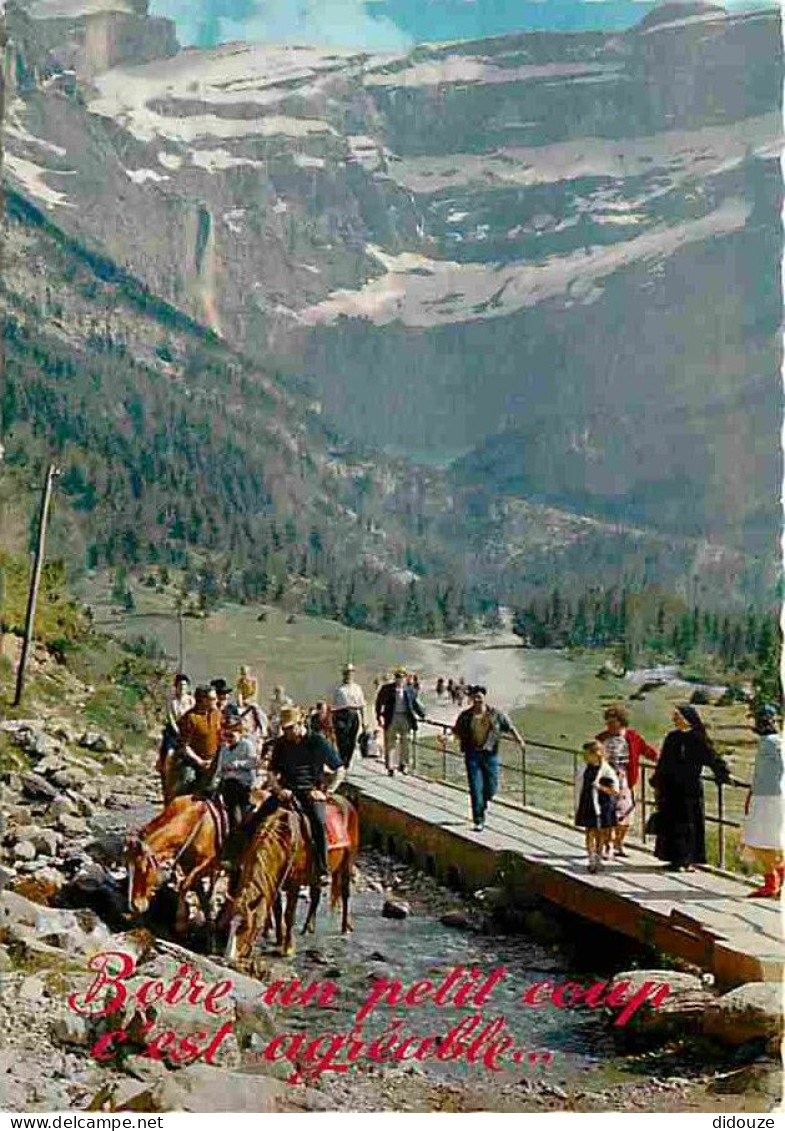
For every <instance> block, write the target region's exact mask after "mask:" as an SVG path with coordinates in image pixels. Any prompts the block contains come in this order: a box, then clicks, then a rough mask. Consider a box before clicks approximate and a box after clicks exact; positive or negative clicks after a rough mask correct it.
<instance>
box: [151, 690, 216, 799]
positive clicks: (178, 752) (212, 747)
mask: <svg viewBox="0 0 785 1131" xmlns="http://www.w3.org/2000/svg"><path fill="white" fill-rule="evenodd" d="M217 700H218V696H217V694H216V692H215V690H214V689H213V688H212V687H197V689H196V704H195V705H194V706H193V707H192V708H191V710H190V711H187V712H186V713H185V714H184V715H183V716H182V717H181V718H180V720H179V723H178V729H179V732H180V733H179V735H178V739H177V747H176V749H175V754H174V758H172V759H170V767H171V774H170V776H169V780H168V781H167V790H166V798H165V800H166V801H167V803H168V802H169V801H171V799H172V798H173V797H177V796H178V795H180V794H184V793H202V792H204V791H205V790H209V788H210V785H211V783H212V781H213V778H214V776H215V767H216V762H217V758H218V748H219V746H220V740H221V725H222V716H221V712H220V711H219V710H218V707H217Z"/></svg>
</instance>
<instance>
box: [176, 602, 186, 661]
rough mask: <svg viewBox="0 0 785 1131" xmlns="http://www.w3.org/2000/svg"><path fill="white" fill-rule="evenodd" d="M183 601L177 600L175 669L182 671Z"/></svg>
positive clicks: (183, 649)
mask: <svg viewBox="0 0 785 1131" xmlns="http://www.w3.org/2000/svg"><path fill="white" fill-rule="evenodd" d="M183 627H184V626H183V602H182V599H180V598H178V601H177V670H178V672H182V670H183V669H184V667H185V639H184V636H185V634H184V632H183Z"/></svg>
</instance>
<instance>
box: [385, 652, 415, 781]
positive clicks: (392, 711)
mask: <svg viewBox="0 0 785 1131" xmlns="http://www.w3.org/2000/svg"><path fill="white" fill-rule="evenodd" d="M376 718H377V719H378V721H379V726H381V727H382V728H383V729H384V762H385V765H386V767H387V773H388V774H389V775H390V777H391V778H392V777H395V771H396V769H400V771H401V773H402V774H406V773H408V772H409V759H410V757H411V749H412V737H413V735H414V733H415V731H416V730H417V722H418V719H424V718H425V711H424V710H423V708H422V706H421V704H420V701H419V699H418V698H417V692H416V691H415V690H414V688H413V687H407V686H406V668H396V669H395V673H394V675H393V682H392V683H385V684H384V685H383V686H382V687H380V688H379V694H378V695H377V696H376Z"/></svg>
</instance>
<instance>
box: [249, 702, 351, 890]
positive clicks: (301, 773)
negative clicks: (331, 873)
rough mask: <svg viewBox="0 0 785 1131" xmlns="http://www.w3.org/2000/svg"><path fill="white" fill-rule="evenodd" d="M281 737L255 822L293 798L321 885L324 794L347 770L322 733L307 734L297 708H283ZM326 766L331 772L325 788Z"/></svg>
mask: <svg viewBox="0 0 785 1131" xmlns="http://www.w3.org/2000/svg"><path fill="white" fill-rule="evenodd" d="M280 726H281V735H280V737H279V738H276V740H275V742H274V743H273V749H272V754H271V756H270V765H269V773H268V779H267V783H266V784H267V787H268V788H269V789H270V791H271V796H270V797H268V798H267V800H266V801H265V802H264V803H263V804H262V806H261V807H260V809H259V811H258V821H259V822H261V821H262V820H264V818H265V817H266V816H267V815H268V814H269V813H272V812H273V811H274V810H275V809H276V808H277V806H278V805H279V804H280V803H281V802H282V801H290V800H292V799H294V800H295V801H296V802H297V805H298V806H299V808H300V809H301V810H302V812H303V813H304V814H305V816H306V817H307V818H308V820H309V822H310V826H311V836H312V838H313V847H314V856H315V858H316V867H317V871H318V873H319V879H320V880H321V881H322V882H323V881H324V880H325V879H326V877H327V875H328V868H327V825H326V821H327V814H326V812H325V801H326V797H327V794H330V793H334V792H335V790H336V789H337V788H338V786H339V785H340V784H341V782H342V781H343V779H344V776H345V774H346V770H345V768H344V765H343V762H342V761H341V758H340V755H339V754H338V751H337V750H336V749H335V747H334V746H332V745H331V744H330V743H329V742H328V741H327V739H326V738H325V737H324V735H323V734H319V733H318V732H312V733H309V732H308V731H307V730H306V728H305V725H304V720H303V713H302V711H301V710H300V708H299V707H283V708H282V709H281V715H280ZM325 766H327V767H329V769H331V770H332V771H333V772H334V777H333V778H332V781H331V782H330V786H329V788H328V789H326V788H325V772H324V768H325Z"/></svg>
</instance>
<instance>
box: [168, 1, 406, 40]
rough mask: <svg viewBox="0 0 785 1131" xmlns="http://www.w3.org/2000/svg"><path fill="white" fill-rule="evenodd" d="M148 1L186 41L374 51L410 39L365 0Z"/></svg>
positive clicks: (180, 37) (179, 36)
mask: <svg viewBox="0 0 785 1131" xmlns="http://www.w3.org/2000/svg"><path fill="white" fill-rule="evenodd" d="M150 7H151V11H152V13H153V14H154V15H157V16H168V17H169V18H170V19H173V20H174V21H175V23H176V24H177V32H178V38H179V39H180V41H181V43H184V44H187V45H190V44H199V45H202V46H208V45H212V44H215V43H221V42H223V43H226V42H231V41H232V40H242V41H244V42H249V43H276V44H278V43H280V44H291V43H307V44H315V45H318V46H329V47H349V48H355V47H357V48H367V49H368V50H371V51H400V50H405V49H406V48H407V47H409V46H410V45H411V40H410V39H409V37H408V36H407V35H406V34H405V33H404V32H403V31H401V29H400V28H399V27H397V25H396V24H394V23H393V22H392V20H389V19H387V18H386V17H382V16H379V17H376V16H374V15H373V14H372V12H371V11H369V8H368V5H367V4H366V0H198V2H196V3H195V2H194V0H152V3H151V6H150Z"/></svg>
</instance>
